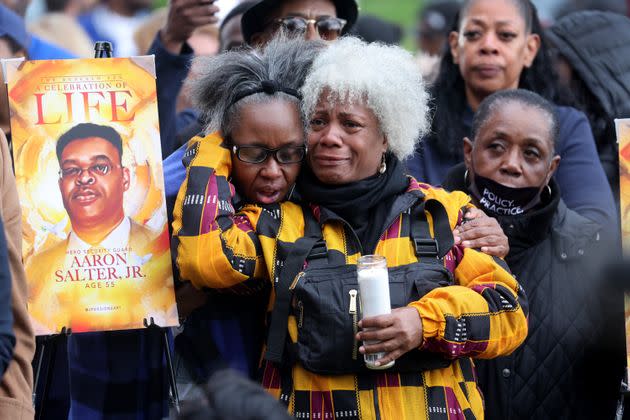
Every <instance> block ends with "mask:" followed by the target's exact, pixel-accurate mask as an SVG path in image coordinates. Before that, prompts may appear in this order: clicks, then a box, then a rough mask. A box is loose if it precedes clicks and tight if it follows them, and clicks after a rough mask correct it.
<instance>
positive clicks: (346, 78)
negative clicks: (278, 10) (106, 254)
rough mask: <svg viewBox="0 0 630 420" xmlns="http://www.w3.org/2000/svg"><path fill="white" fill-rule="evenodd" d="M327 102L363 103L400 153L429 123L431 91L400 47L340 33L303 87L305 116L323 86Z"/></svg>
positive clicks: (410, 149) (394, 150) (405, 153)
mask: <svg viewBox="0 0 630 420" xmlns="http://www.w3.org/2000/svg"><path fill="white" fill-rule="evenodd" d="M325 90H327V91H328V95H327V97H326V98H323V99H324V100H326V101H329V102H332V103H334V102H349V103H361V102H363V101H365V105H366V106H367V107H368V108H370V109H371V110H372V112H374V114H375V115H376V117H377V119H378V121H379V125H380V129H381V131H382V132H383V134H384V135H385V137H386V138H387V141H388V148H389V151H391V152H392V153H393V154H394V155H395V156H396V157H398V159H400V160H404V159H405V158H407V157H409V156H411V155H412V154H413V151H414V148H415V145H416V143H417V142H418V141H419V139H420V138H421V137H422V136H423V135H424V134H426V132H427V130H428V129H429V104H428V102H429V94H428V93H427V91H426V87H425V83H424V81H423V80H422V75H421V73H420V69H419V68H418V65H417V64H416V62H415V61H414V59H413V57H412V56H411V54H410V53H408V52H407V51H405V50H403V49H402V48H400V47H395V46H386V45H383V44H379V43H371V44H368V43H366V42H364V41H361V40H360V39H358V38H355V37H344V38H342V39H340V40H338V41H337V42H334V43H331V44H330V46H329V47H328V48H326V49H325V50H324V51H322V52H321V53H320V54H319V55H318V56H317V58H316V59H315V61H314V62H313V65H312V67H311V71H310V72H309V74H308V76H307V77H306V81H305V82H304V86H302V89H301V92H302V96H303V97H304V99H303V101H302V113H303V116H304V117H305V120H306V121H308V118H310V116H311V115H313V112H314V110H315V107H316V106H317V103H318V102H319V99H320V96H321V95H322V92H324V91H325Z"/></svg>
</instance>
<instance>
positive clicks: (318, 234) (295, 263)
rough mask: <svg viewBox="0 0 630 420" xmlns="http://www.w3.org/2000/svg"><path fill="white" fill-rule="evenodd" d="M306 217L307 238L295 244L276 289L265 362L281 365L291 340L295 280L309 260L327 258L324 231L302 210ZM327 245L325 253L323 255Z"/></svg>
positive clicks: (305, 208) (309, 212) (303, 207)
mask: <svg viewBox="0 0 630 420" xmlns="http://www.w3.org/2000/svg"><path fill="white" fill-rule="evenodd" d="M302 213H303V214H304V223H305V228H304V236H303V237H302V238H300V239H298V240H297V241H295V244H294V246H293V247H292V248H291V251H290V252H289V255H288V256H287V258H286V260H285V263H284V266H283V267H282V269H281V271H280V275H279V276H278V277H279V278H278V283H277V284H276V286H275V292H276V299H275V303H274V306H273V310H272V312H271V322H270V324H269V332H268V334H267V350H266V351H265V359H266V360H269V361H270V362H274V363H280V362H281V361H282V353H283V351H284V345H285V340H286V337H287V319H288V317H289V313H290V309H291V296H292V294H291V291H290V290H289V287H290V286H291V283H292V282H293V280H294V279H295V276H296V275H297V274H298V273H299V272H301V271H302V269H303V268H304V261H306V259H307V257H308V258H311V257H313V258H319V257H321V256H325V255H326V244H325V243H324V241H323V237H322V230H321V227H320V226H319V223H318V222H317V221H316V220H315V217H314V216H313V214H312V212H311V209H310V208H309V207H308V206H302ZM322 243H323V253H322Z"/></svg>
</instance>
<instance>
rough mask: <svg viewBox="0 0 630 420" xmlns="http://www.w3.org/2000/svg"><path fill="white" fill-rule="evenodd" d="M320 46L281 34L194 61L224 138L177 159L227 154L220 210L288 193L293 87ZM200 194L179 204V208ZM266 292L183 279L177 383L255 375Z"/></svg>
mask: <svg viewBox="0 0 630 420" xmlns="http://www.w3.org/2000/svg"><path fill="white" fill-rule="evenodd" d="M321 47H322V43H321V42H305V41H297V40H293V41H289V40H287V39H285V38H281V39H278V40H276V41H272V43H271V44H270V46H269V47H268V48H267V49H266V50H264V51H254V50H244V51H241V52H237V51H231V52H226V53H224V54H223V55H222V56H220V57H221V58H218V57H217V58H199V59H198V64H199V68H200V69H203V70H202V72H201V73H200V78H199V80H198V81H197V82H196V83H197V86H198V87H199V86H204V87H206V89H204V90H203V91H199V92H198V98H197V99H198V106H199V109H201V110H205V115H204V119H206V120H207V119H210V118H219V117H218V115H220V116H221V117H220V119H221V120H222V121H224V123H225V126H224V127H225V128H224V129H223V130H222V134H223V137H220V136H219V134H218V133H215V134H210V135H208V136H206V137H205V138H201V137H196V138H193V140H192V141H191V142H190V145H191V146H190V147H189V149H188V151H187V152H186V153H185V155H184V161H185V162H187V163H189V164H190V163H191V162H194V161H195V160H197V159H198V157H197V156H198V150H199V148H206V147H207V146H206V145H208V144H209V145H211V147H216V148H217V149H218V150H220V151H221V153H222V152H227V153H228V155H227V156H226V158H227V159H226V161H227V162H229V163H230V165H231V171H228V172H230V179H231V181H232V182H233V184H234V186H235V187H236V191H237V192H238V193H237V194H236V195H235V196H234V197H233V199H231V200H230V202H221V203H218V205H219V206H220V208H224V209H227V208H228V207H229V208H231V207H232V206H235V207H236V208H239V207H240V206H242V205H243V204H244V203H260V204H272V203H276V202H279V201H282V200H285V199H287V198H288V197H289V196H290V195H291V192H292V190H293V187H294V185H295V181H296V178H297V176H298V173H299V171H300V167H301V163H302V161H303V160H304V157H305V156H306V144H305V127H304V124H303V122H302V118H301V116H300V111H299V101H300V99H299V98H300V94H299V93H298V89H299V87H300V86H301V85H302V82H303V80H304V77H305V75H306V72H307V70H308V67H309V65H310V64H311V61H312V60H313V58H314V56H315V54H316V52H317V51H318V50H319V48H321ZM215 60H216V61H215ZM197 90H198V89H197ZM213 131H214V130H210V131H209V132H211V133H212V132H213ZM207 177H208V174H207V173H206V172H205V171H203V170H198V168H192V167H191V168H190V171H189V174H188V180H189V181H188V182H189V184H195V185H197V184H198V185H204V184H205V183H206V182H207V179H208V178H207ZM200 199H201V197H200V196H198V197H197V198H191V199H190V200H192V201H184V202H183V203H182V202H179V203H178V206H179V209H180V210H179V211H181V209H182V208H184V209H186V208H188V207H189V204H191V203H199V201H195V200H200ZM208 205H209V206H214V205H217V202H215V203H208ZM186 280H190V279H189V278H186ZM268 289H269V287H268V286H267V287H262V288H261V290H258V291H256V293H250V294H249V296H226V295H225V294H217V293H213V292H209V293H207V290H206V291H204V292H201V291H197V290H196V289H195V288H194V287H193V286H191V285H190V283H188V282H184V283H183V284H182V285H181V286H180V287H179V288H178V293H177V299H178V307H179V310H180V316H183V317H186V320H185V322H184V330H183V332H182V333H181V334H179V335H178V336H177V337H176V339H175V348H176V352H177V355H178V356H179V357H181V360H182V361H183V362H184V367H185V369H184V370H182V371H179V372H178V376H179V379H178V382H179V383H180V385H183V384H185V383H187V382H191V383H193V384H195V383H196V384H198V383H204V382H206V381H207V380H208V378H209V377H210V376H211V374H212V373H213V371H214V370H215V369H216V368H217V367H218V366H219V365H221V364H224V363H225V364H227V365H228V366H230V367H232V368H235V369H238V370H239V371H241V372H242V373H245V374H247V375H248V376H250V377H254V376H255V372H256V370H257V367H258V361H259V357H260V350H261V346H262V340H263V331H264V323H263V318H264V313H265V309H266V305H267V298H268ZM186 376H188V377H186ZM189 389H190V390H191V391H192V389H194V386H193V387H191V386H185V385H184V386H181V387H180V395H181V396H182V398H183V399H184V400H185V399H188V398H189V395H188V394H187V390H189ZM191 395H192V398H194V394H191Z"/></svg>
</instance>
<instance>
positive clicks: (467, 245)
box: [462, 241, 470, 248]
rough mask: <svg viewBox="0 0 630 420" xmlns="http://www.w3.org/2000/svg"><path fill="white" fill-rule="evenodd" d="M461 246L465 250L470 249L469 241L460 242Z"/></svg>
mask: <svg viewBox="0 0 630 420" xmlns="http://www.w3.org/2000/svg"><path fill="white" fill-rule="evenodd" d="M462 245H463V246H464V247H466V248H470V241H464V242H462Z"/></svg>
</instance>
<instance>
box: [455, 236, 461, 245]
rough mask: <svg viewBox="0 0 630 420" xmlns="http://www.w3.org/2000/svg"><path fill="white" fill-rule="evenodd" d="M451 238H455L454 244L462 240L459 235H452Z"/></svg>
mask: <svg viewBox="0 0 630 420" xmlns="http://www.w3.org/2000/svg"><path fill="white" fill-rule="evenodd" d="M453 239H454V240H455V244H456V245H458V244H459V243H460V242H461V241H462V238H460V237H459V236H454V237H453Z"/></svg>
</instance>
